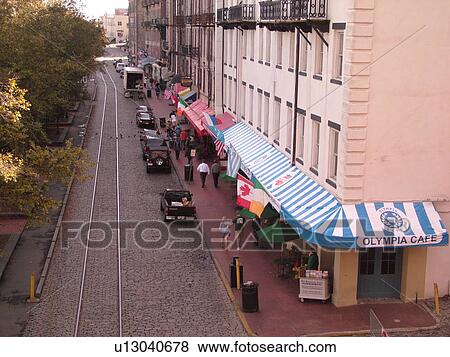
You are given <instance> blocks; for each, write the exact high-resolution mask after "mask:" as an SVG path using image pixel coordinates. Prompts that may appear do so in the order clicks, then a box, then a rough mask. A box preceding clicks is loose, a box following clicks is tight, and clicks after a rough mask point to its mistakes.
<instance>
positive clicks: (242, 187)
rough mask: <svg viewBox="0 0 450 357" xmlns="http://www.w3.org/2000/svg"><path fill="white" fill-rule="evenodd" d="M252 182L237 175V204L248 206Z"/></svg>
mask: <svg viewBox="0 0 450 357" xmlns="http://www.w3.org/2000/svg"><path fill="white" fill-rule="evenodd" d="M252 189H253V182H251V181H250V180H248V179H246V178H245V177H244V176H242V175H237V199H236V203H237V204H238V206H241V207H243V208H247V209H249V208H250V205H251V203H252V202H251V196H252Z"/></svg>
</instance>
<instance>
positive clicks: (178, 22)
mask: <svg viewBox="0 0 450 357" xmlns="http://www.w3.org/2000/svg"><path fill="white" fill-rule="evenodd" d="M173 23H174V25H175V26H180V27H182V26H185V24H186V23H185V17H184V16H182V15H178V16H174V18H173Z"/></svg>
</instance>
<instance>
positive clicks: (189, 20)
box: [186, 15, 192, 25]
mask: <svg viewBox="0 0 450 357" xmlns="http://www.w3.org/2000/svg"><path fill="white" fill-rule="evenodd" d="M186 24H187V25H191V24H192V15H188V16H186Z"/></svg>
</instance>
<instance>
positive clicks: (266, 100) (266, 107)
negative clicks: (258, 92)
mask: <svg viewBox="0 0 450 357" xmlns="http://www.w3.org/2000/svg"><path fill="white" fill-rule="evenodd" d="M262 129H263V130H264V134H266V136H267V133H268V132H269V97H266V96H264V128H262Z"/></svg>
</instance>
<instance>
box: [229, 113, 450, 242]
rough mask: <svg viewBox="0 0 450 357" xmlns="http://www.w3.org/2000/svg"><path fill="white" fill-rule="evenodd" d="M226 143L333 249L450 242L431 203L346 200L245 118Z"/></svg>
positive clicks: (309, 234)
mask: <svg viewBox="0 0 450 357" xmlns="http://www.w3.org/2000/svg"><path fill="white" fill-rule="evenodd" d="M224 137H225V147H226V148H227V150H229V151H230V150H231V151H235V152H236V153H237V155H238V156H239V157H240V168H241V169H242V170H243V171H244V172H245V173H246V174H247V175H254V176H255V178H256V179H257V180H258V181H259V182H260V183H261V184H262V185H263V187H264V189H265V190H266V191H267V193H268V194H269V195H270V196H271V198H272V200H273V202H271V203H272V205H273V206H274V207H276V208H277V210H278V211H279V212H280V214H281V216H282V217H283V218H284V219H286V220H287V221H288V222H289V224H290V225H291V226H292V227H294V229H295V230H296V231H297V233H298V234H299V235H300V236H301V237H302V238H304V239H306V240H308V241H309V242H311V243H314V244H318V245H320V246H323V247H332V248H366V247H381V246H389V247H393V246H399V247H407V246H427V245H429V246H436V245H448V232H447V230H446V229H445V227H444V225H443V223H442V221H441V219H440V217H439V214H438V213H437V212H436V210H435V208H434V206H433V204H432V203H431V202H395V203H392V202H375V203H361V204H356V205H342V204H341V203H340V202H339V201H338V200H337V199H336V197H335V196H334V195H333V194H332V193H330V192H329V191H328V190H326V189H325V188H324V187H322V186H321V185H320V184H319V183H318V182H316V181H315V180H313V179H311V178H310V177H309V176H307V175H306V174H305V173H303V172H302V171H301V170H300V169H299V168H297V167H295V166H292V165H291V163H290V160H289V159H288V158H287V157H286V156H285V155H284V154H283V153H282V152H280V151H279V150H278V149H276V148H275V147H273V146H272V145H271V144H269V143H268V142H267V141H266V140H265V139H264V138H262V137H261V136H259V135H258V134H257V133H255V132H254V131H253V130H252V129H251V128H250V127H248V126H247V125H246V124H245V123H243V122H240V123H238V124H236V125H234V126H232V127H231V128H229V129H227V130H225V132H224Z"/></svg>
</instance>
